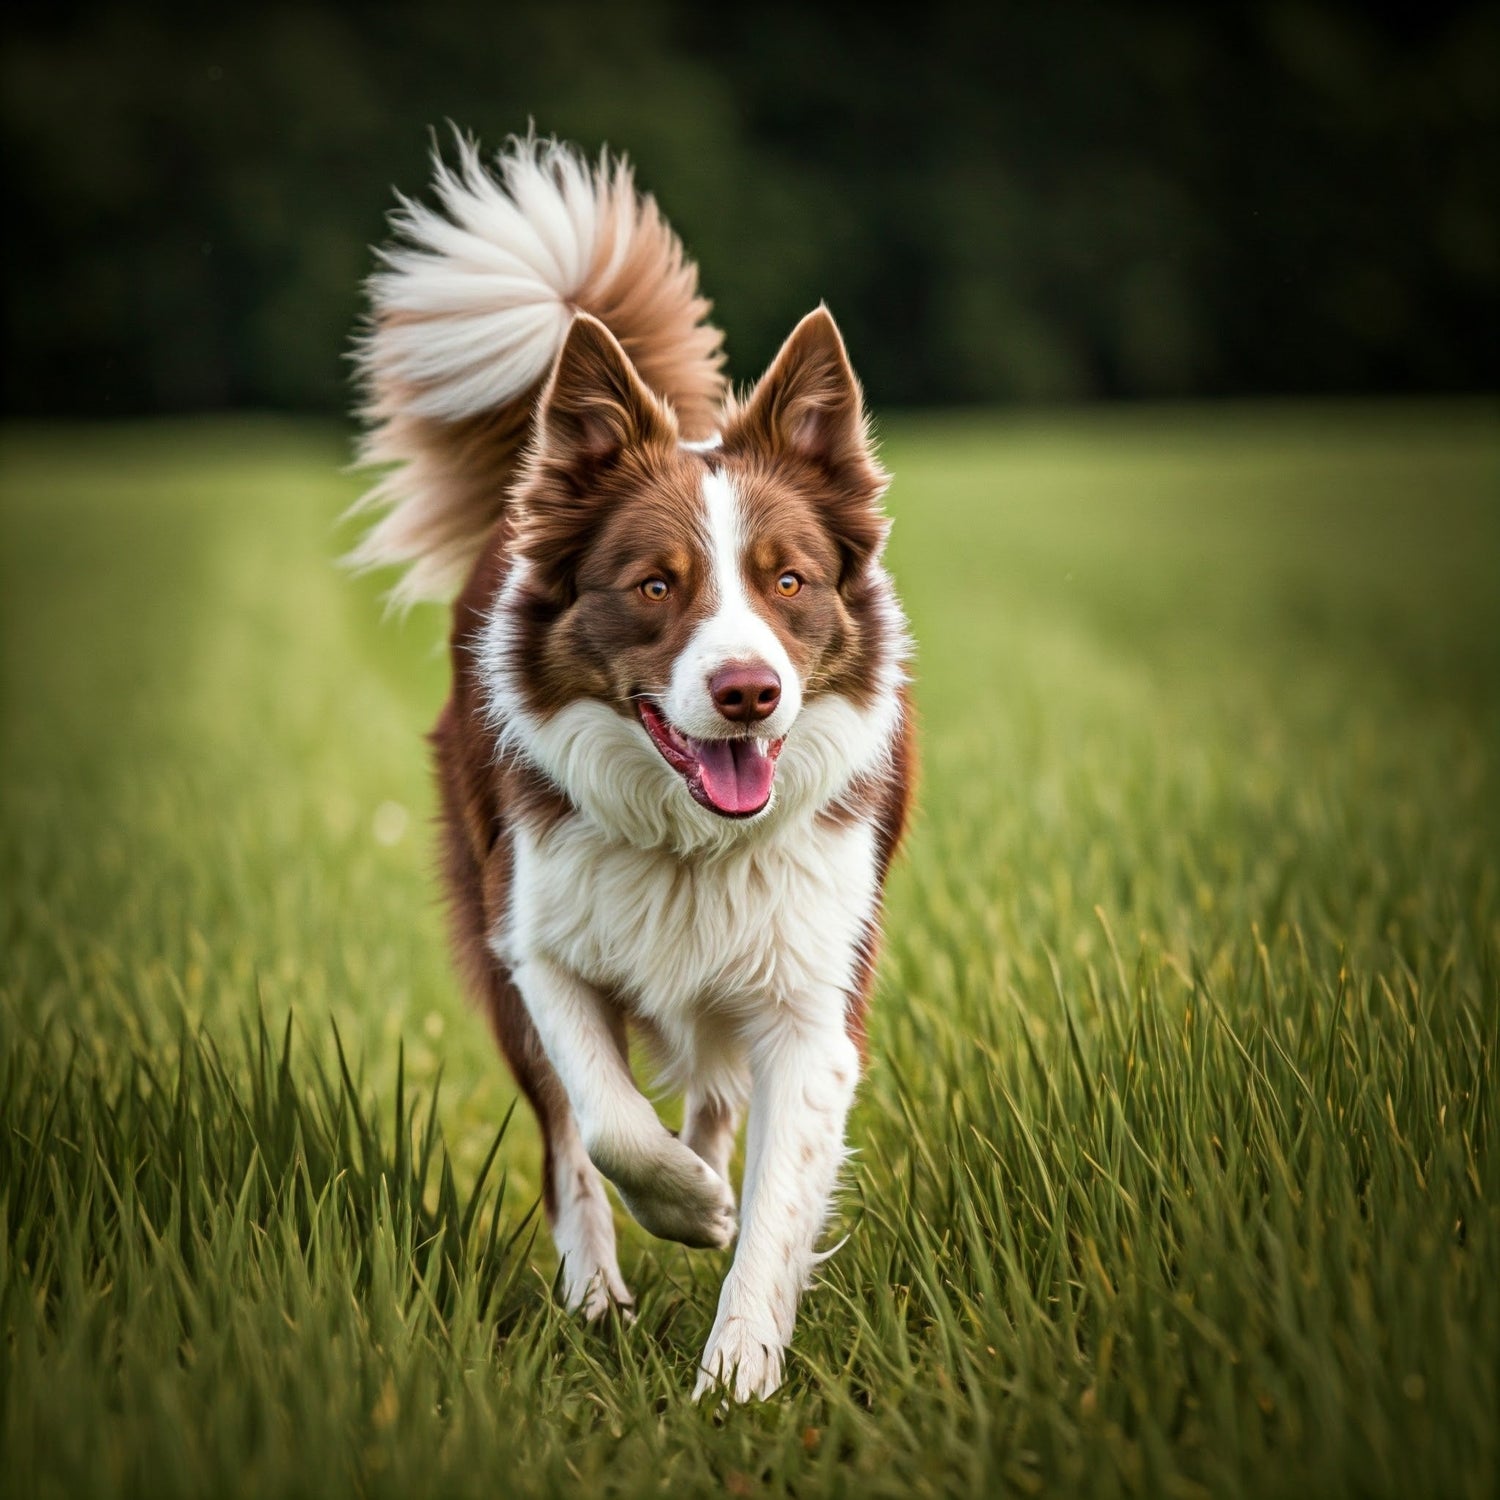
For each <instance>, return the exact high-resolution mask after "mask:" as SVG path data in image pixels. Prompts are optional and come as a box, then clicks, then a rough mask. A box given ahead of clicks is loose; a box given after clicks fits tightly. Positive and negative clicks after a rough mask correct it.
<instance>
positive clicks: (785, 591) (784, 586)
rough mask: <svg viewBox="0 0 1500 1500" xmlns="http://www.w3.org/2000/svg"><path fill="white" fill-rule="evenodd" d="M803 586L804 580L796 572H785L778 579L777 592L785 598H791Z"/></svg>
mask: <svg viewBox="0 0 1500 1500" xmlns="http://www.w3.org/2000/svg"><path fill="white" fill-rule="evenodd" d="M801 587H802V580H801V579H800V578H798V577H797V575H796V574H795V573H783V574H782V575H781V577H780V578H778V579H777V580H776V592H777V593H778V594H780V595H781V597H782V598H783V599H790V598H791V597H792V595H793V594H795V593H796V592H797V591H798V590H799V589H800V588H801Z"/></svg>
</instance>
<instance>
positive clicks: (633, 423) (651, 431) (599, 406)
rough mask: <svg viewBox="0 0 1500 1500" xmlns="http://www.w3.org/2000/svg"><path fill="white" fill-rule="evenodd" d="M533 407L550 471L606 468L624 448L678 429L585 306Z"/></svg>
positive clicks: (672, 434) (673, 433)
mask: <svg viewBox="0 0 1500 1500" xmlns="http://www.w3.org/2000/svg"><path fill="white" fill-rule="evenodd" d="M538 410H539V418H538V427H537V432H538V437H539V439H540V456H541V459H542V462H543V464H544V465H545V467H546V468H548V469H550V470H552V471H553V472H554V473H556V472H559V471H562V472H577V471H588V470H594V469H599V468H603V467H604V466H606V465H608V464H610V463H611V462H613V461H614V460H615V459H616V458H618V457H619V456H620V454H621V453H623V452H624V451H625V450H626V449H627V448H634V447H640V446H642V445H644V444H647V443H652V442H661V441H672V440H674V439H675V437H676V421H675V419H674V418H673V417H672V415H671V414H670V412H668V411H667V410H666V409H665V408H664V407H663V406H662V404H661V402H660V401H658V400H657V399H656V397H655V396H654V395H652V393H651V391H650V390H649V389H648V388H647V386H646V383H645V382H644V381H643V380H642V379H641V377H640V376H639V375H638V374H637V373H636V369H635V366H634V365H633V364H631V362H630V356H629V355H628V354H626V352H625V351H624V349H622V348H621V347H620V341H619V340H618V339H617V338H616V337H615V336H614V334H612V333H611V332H610V331H609V329H607V328H606V327H605V326H604V324H603V323H601V322H600V321H599V320H598V318H594V317H590V316H589V314H588V313H582V312H581V313H579V314H578V315H577V316H576V317H575V318H574V319H573V324H572V326H571V327H570V328H569V329H568V336H567V338H566V339H565V340H564V341H563V346H562V352H561V353H560V354H559V355H558V356H557V364H556V365H555V366H554V367H553V371H552V378H551V380H549V381H548V383H547V389H546V390H545V391H544V392H543V394H542V399H541V402H540V405H539V408H538Z"/></svg>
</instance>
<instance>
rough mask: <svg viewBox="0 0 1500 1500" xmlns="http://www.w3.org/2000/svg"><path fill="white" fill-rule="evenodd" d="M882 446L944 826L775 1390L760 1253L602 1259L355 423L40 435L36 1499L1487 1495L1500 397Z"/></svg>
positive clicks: (966, 418)
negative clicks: (436, 801) (492, 926)
mask: <svg viewBox="0 0 1500 1500" xmlns="http://www.w3.org/2000/svg"><path fill="white" fill-rule="evenodd" d="M886 427H887V431H886V447H885V453H886V457H887V460H888V462H889V464H890V465H891V467H892V468H893V469H894V471H895V472H896V475H897V480H896V483H895V487H894V489H893V491H892V495H891V506H892V510H893V512H894V514H895V517H896V525H895V530H894V533H893V538H892V543H891V551H890V562H891V566H892V568H893V571H894V572H895V574H896V577H897V580H898V583H899V586H900V588H901V591H902V593H903V596H904V598H905V601H906V603H907V605H908V607H909V611H910V614H911V617H912V620H913V624H914V627H915V634H916V637H917V640H918V642H919V649H920V654H919V659H918V663H917V668H916V677H917V684H918V687H917V692H918V701H919V705H920V711H921V716H922V724H923V746H924V773H923V783H922V792H921V810H920V814H919V817H918V820H917V823H916V826H915V828H914V831H913V835H912V838H911V840H910V844H909V846H908V849H907V853H906V856H905V857H904V859H903V860H902V862H901V863H900V864H899V865H898V867H897V869H896V871H895V872H894V875H893V880H892V885H891V890H890V901H889V918H888V924H887V932H888V939H887V944H886V950H885V954H884V958H883V961H882V967H881V978H880V986H879V996H878V1000H877V1003H876V1007H875V1012H874V1016H873V1018H872V1027H871V1041H872V1060H871V1067H870V1070H869V1074H868V1076H867V1078H866V1080H865V1083H864V1085H863V1088H862V1091H861V1096H860V1101H859V1104H858V1106H857V1108H856V1112H855V1115H854V1119H853V1122H852V1140H853V1144H854V1145H855V1147H856V1151H855V1154H854V1155H853V1157H852V1159H851V1161H850V1165H849V1169H848V1172H847V1174H846V1180H845V1186H844V1190H843V1192H842V1194H841V1196H840V1199H839V1203H838V1208H837V1212H836V1215H835V1220H834V1223H833V1224H832V1225H831V1227H830V1230H829V1234H828V1243H829V1244H830V1245H832V1244H834V1243H835V1242H837V1241H839V1240H840V1239H843V1238H844V1237H846V1236H847V1239H846V1242H845V1243H844V1244H843V1245H842V1248H840V1249H839V1250H838V1251H837V1253H836V1254H834V1255H833V1256H832V1258H831V1259H829V1260H828V1261H827V1263H826V1264H825V1265H824V1266H823V1267H822V1270H821V1274H820V1277H819V1281H818V1284H817V1285H816V1287H815V1288H814V1290H813V1291H812V1293H811V1294H810V1295H809V1297H808V1298H807V1300H806V1303H805V1308H804V1312H803V1316H802V1319H801V1322H800V1325H799V1328H798V1332H797V1337H796V1342H795V1345H794V1349H793V1356H792V1359H791V1361H790V1373H789V1381H788V1384H787V1386H786V1388H785V1389H784V1391H783V1392H782V1393H781V1394H779V1395H778V1396H777V1397H776V1398H775V1399H774V1400H772V1401H770V1402H768V1403H766V1404H764V1405H757V1406H754V1407H750V1408H746V1409H741V1410H736V1411H732V1412H729V1413H727V1414H723V1413H719V1412H717V1411H716V1410H714V1409H713V1407H712V1406H711V1405H709V1404H705V1405H704V1406H702V1407H695V1406H693V1405H692V1404H691V1403H690V1402H689V1401H688V1392H689V1390H690V1388H691V1385H692V1381H693V1374H694V1360H695V1356H696V1354H697V1351H698V1350H699V1348H700V1346H701V1343H702V1340H703V1338H704V1336H705V1334H706V1332H707V1329H708V1325H709V1323H710V1321H711V1319H712V1316H713V1311H714V1298H715V1294H716V1290H717V1280H718V1277H719V1276H720V1274H721V1273H722V1270H723V1268H724V1264H725V1257H724V1256H720V1255H715V1254H708V1253H693V1252H688V1251H685V1250H682V1249H680V1248H678V1247H675V1246H668V1245H664V1244H660V1243H658V1242H655V1241H652V1240H649V1239H648V1238H646V1237H645V1236H643V1235H642V1234H640V1233H639V1232H638V1231H635V1230H634V1229H633V1228H631V1229H628V1230H627V1231H626V1233H625V1237H624V1242H623V1262H624V1266H625V1270H626V1274H627V1277H628V1278H629V1279H630V1280H631V1281H632V1282H633V1284H634V1286H635V1289H636V1292H637V1296H638V1301H639V1317H638V1320H637V1321H636V1322H635V1323H634V1325H633V1326H624V1325H621V1324H619V1323H617V1322H614V1321H611V1322H610V1323H608V1324H607V1325H605V1326H600V1327H594V1328H590V1327H585V1326H583V1325H582V1324H580V1323H579V1322H577V1321H576V1320H574V1319H572V1318H570V1317H568V1316H567V1315H566V1314H564V1313H563V1312H562V1311H561V1310H560V1309H559V1307H558V1305H557V1303H556V1302H555V1300H554V1298H553V1295H552V1283H553V1277H554V1274H555V1269H556V1267H555V1260H554V1257H553V1254H552V1250H551V1247H550V1243H549V1241H548V1239H547V1236H546V1232H545V1228H544V1227H539V1221H540V1214H539V1209H538V1204H537V1197H538V1190H539V1184H538V1165H539V1163H538V1151H537V1146H536V1138H535V1133H534V1130H533V1128H532V1125H531V1121H530V1120H529V1118H527V1117H526V1116H525V1112H524V1107H523V1108H522V1109H520V1110H518V1111H516V1112H515V1113H514V1114H512V1113H511V1109H512V1104H513V1102H514V1098H515V1091H514V1089H513V1087H512V1084H511V1082H510V1080H509V1078H508V1076H507V1075H506V1074H505V1072H504V1069H503V1066H502V1064H501V1063H500V1061H499V1059H498V1057H497V1055H496V1054H495V1052H494V1049H493V1047H492V1046H491V1043H490V1041H489V1038H488V1036H487V1035H486V1033H485V1031H484V1029H483V1027H482V1025H481V1023H480V1022H479V1020H478V1019H477V1018H476V1017H474V1016H473V1015H472V1014H471V1013H470V1012H469V1011H468V1010H467V1009H466V1007H465V1005H464V1002H463V1000H462V998H461V996H460V995H459V993H458V990H457V987H456V984H455V983H454V981H453V979H452V978H451V976H450V973H449V969H448V965H447V959H446V954H445V950H444V941H443V932H442V918H441V912H440V909H439V908H438V906H437V903H436V899H435V894H436V893H435V885H434V882H433V880H432V878H431V867H432V851H431V830H430V819H431V815H432V811H433V798H432V793H431V789H430V787H429V784H428V775H427V765H426V752H425V747H424V745H423V742H422V735H423V733H424V731H425V729H426V727H427V726H428V724H429V723H430V721H431V720H432V718H433V717H434V715H435V713H436V710H437V707H438V705H439V703H440V701H441V699H442V695H443V692H444V678H445V669H446V664H445V661H444V653H443V650H442V646H441V642H442V639H443V636H444V634H445V619H444V616H443V614H442V612H441V611H438V610H436V609H432V610H424V611H419V612H417V613H415V614H413V615H411V616H409V617H408V618H406V619H404V620H396V619H386V618H383V616H382V609H381V602H380V587H381V585H380V582H379V580H368V579H367V580H351V579H350V578H349V577H347V576H346V575H344V574H342V573H341V572H340V571H338V569H337V568H336V567H335V565H334V559H335V558H336V557H337V555H338V554H339V553H340V551H341V550H342V549H343V548H344V547H345V546H347V545H348V544H349V542H350V541H351V539H352V538H351V534H350V532H349V531H348V529H347V527H340V525H339V524H338V517H339V515H340V513H341V512H342V510H343V509H344V507H345V506H346V505H347V504H348V502H349V501H350V500H351V499H352V498H353V497H354V495H355V494H356V493H357V492H358V488H359V484H358V481H357V480H356V479H355V478H353V477H351V476H349V475H348V474H347V473H344V472H342V466H343V465H344V463H345V462H346V461H347V457H348V438H347V435H346V434H344V433H342V432H340V431H338V430H336V429H334V428H332V427H326V426H317V425H307V424H298V423H293V422H290V421H278V420H272V419H254V420H252V419H244V420H233V421H231V420H219V421H202V422H189V423H177V424H161V423H158V424H140V425H118V426H109V427H92V428H34V429H30V428H28V429H22V428H11V429H9V430H8V431H6V432H5V433H4V435H3V440H0V464H3V468H0V482H3V502H0V714H3V718H0V829H3V852H0V889H3V908H0V1331H3V1339H4V1349H3V1361H0V1453H3V1459H0V1467H3V1474H4V1479H3V1483H4V1487H5V1490H6V1493H7V1494H8V1495H10V1496H14V1497H17V1500H20V1497H23V1496H92V1495H99V1496H111V1495H121V1496H124V1495H134V1494H148V1493H149V1494H151V1495H153V1496H160V1497H172V1496H189V1495H206V1494H213V1495H216V1496H235V1495H244V1496H262V1495H307V1496H318V1497H325V1500H333V1497H339V1496H344V1495H361V1496H408V1495H415V1494H426V1493H431V1494H444V1495H455V1496H461V1495H474V1496H484V1497H486V1500H491V1497H494V1496H497V1495H499V1496H509V1495H547V1494H554V1493H557V1494H564V1493H565V1494H569V1495H619V1496H628V1495H646V1494H662V1493H665V1494H670V1495H674V1496H687V1495H695V1494H700V1493H715V1494H721V1493H728V1494H730V1495H734V1496H744V1495H752V1494H762V1493H765V1494H771V1495H776V1494H790V1495H798V1496H813V1495H857V1496H860V1497H862V1500H873V1497H877V1496H905V1495H925V1496H944V1495H951V1496H968V1495H1009V1494H1016V1495H1029V1494H1089V1495H1098V1496H1111V1495H1149V1496H1180V1497H1187V1496H1199V1495H1203V1496H1208V1495H1212V1496H1253V1495H1285V1494H1318V1495H1322V1496H1339V1495H1361V1496H1368V1495H1391V1496H1398V1495H1399V1496H1416V1495H1427V1494H1431V1495H1443V1496H1474V1497H1480V1496H1487V1495H1490V1494H1493V1493H1494V1490H1495V1486H1496V1484H1497V1476H1500V1423H1497V1420H1496V1414H1497V1412H1500V1152H1497V1140H1496V1132H1497V1128H1500V1119H1497V1097H1496V1082H1497V1080H1496V1068H1497V1057H1500V784H1497V775H1500V766H1497V750H1500V422H1497V419H1496V413H1495V410H1494V407H1493V405H1492V404H1477V403H1470V404H1466V403H1447V404H1407V405H1401V404H1388V405H1380V404H1374V405H1363V406H1339V405H1327V404H1305V405H1286V406H1278V405H1229V406H1223V407H1217V408H1210V407H1190V406H1189V407H1180V408H1174V407H1155V408H1154V407H1141V408H1133V409H1123V408H1119V409H1100V410H1094V411H1084V412H1060V413H1054V414H1041V415H1026V416H1023V415H1015V414H986V413H973V414H955V415H951V416H943V417H936V416H933V417H923V418H917V417H907V418H901V419H892V420H890V421H889V422H888V423H887V424H886ZM662 1107H663V1110H664V1111H665V1112H667V1113H670V1111H671V1109H672V1103H671V1101H667V1100H664V1101H662ZM626 1222H627V1221H626V1220H625V1219H624V1216H623V1215H621V1223H622V1225H623V1224H625V1223H626Z"/></svg>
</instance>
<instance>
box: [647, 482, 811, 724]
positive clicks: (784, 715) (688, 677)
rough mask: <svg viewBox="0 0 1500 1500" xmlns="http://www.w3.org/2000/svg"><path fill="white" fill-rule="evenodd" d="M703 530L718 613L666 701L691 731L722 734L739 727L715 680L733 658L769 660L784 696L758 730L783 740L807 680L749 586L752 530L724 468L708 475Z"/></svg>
mask: <svg viewBox="0 0 1500 1500" xmlns="http://www.w3.org/2000/svg"><path fill="white" fill-rule="evenodd" d="M703 535H704V540H705V542H706V544H707V550H708V561H709V579H710V584H709V587H710V591H711V592H710V598H711V599H712V606H711V608H712V613H711V614H710V615H709V617H708V618H707V619H706V620H704V622H703V623H702V624H701V625H700V626H699V627H698V628H697V630H695V631H694V632H693V635H692V637H691V639H690V640H689V641H688V643H687V646H686V647H685V648H684V650H683V652H682V655H681V656H679V657H678V658H677V661H676V663H675V664H674V665H673V668H672V680H671V682H670V683H669V684H668V687H667V692H666V696H665V698H664V699H663V701H662V707H663V708H664V709H665V710H666V715H667V718H668V719H669V720H670V721H671V722H672V723H673V724H674V725H675V726H676V727H677V728H678V729H680V730H681V731H682V732H683V733H684V734H690V735H693V736H694V737H695V738H698V739H717V738H719V737H720V736H723V735H727V734H729V733H730V732H731V730H732V729H733V727H734V726H731V725H730V724H729V723H728V722H727V721H726V720H725V719H724V718H723V717H722V716H721V715H720V713H719V711H718V709H717V708H715V707H714V700H713V697H712V695H711V694H710V692H709V686H708V684H709V680H710V679H711V678H712V677H713V676H714V674H715V673H716V672H719V671H721V670H722V669H723V668H725V667H727V666H731V665H739V666H752V665H757V664H760V665H764V666H767V667H770V669H771V670H772V671H773V672H775V673H776V675H777V676H778V677H779V678H780V679H781V702H780V703H779V704H778V705H777V707H776V712H775V713H773V714H772V715H771V716H770V718H768V719H765V720H763V721H762V722H761V723H760V724H758V725H756V726H755V732H756V734H757V735H764V736H765V737H766V738H768V739H780V738H781V737H782V736H783V735H784V734H786V732H787V730H789V729H790V728H791V727H792V723H793V721H794V720H795V719H796V717H797V714H798V712H799V711H800V710H801V708H802V684H801V682H800V681H798V678H797V672H796V669H795V668H794V667H793V666H792V662H791V658H790V657H789V656H788V655H787V653H786V647H785V646H783V645H782V644H781V640H780V638H779V637H778V636H777V634H776V632H775V631H774V630H772V629H771V626H770V624H769V622H768V621H767V620H766V619H765V617H764V616H763V615H761V614H759V613H758V612H757V610H756V608H755V605H754V604H753V602H752V601H751V598H750V595H749V593H748V591H747V590H746V588H745V566H744V561H745V560H744V551H745V531H744V526H743V524H742V521H741V514H740V497H739V495H738V494H737V493H736V491H735V488H734V485H733V484H732V483H731V482H730V480H729V478H728V476H727V475H726V474H725V473H724V471H723V470H722V469H714V470H713V471H712V472H710V473H708V474H706V475H704V478H703Z"/></svg>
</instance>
